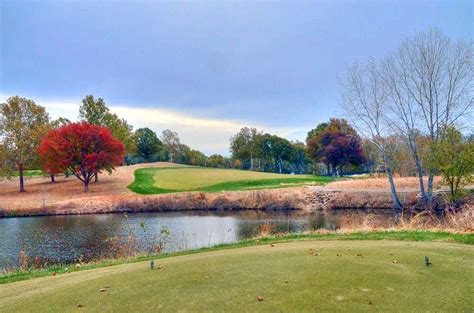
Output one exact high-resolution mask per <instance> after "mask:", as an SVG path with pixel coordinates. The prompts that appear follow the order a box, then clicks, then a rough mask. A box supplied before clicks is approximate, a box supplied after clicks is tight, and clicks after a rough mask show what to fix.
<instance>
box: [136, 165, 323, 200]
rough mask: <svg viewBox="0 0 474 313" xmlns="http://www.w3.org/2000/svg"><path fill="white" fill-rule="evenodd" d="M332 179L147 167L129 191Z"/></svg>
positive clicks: (219, 188) (233, 187)
mask: <svg viewBox="0 0 474 313" xmlns="http://www.w3.org/2000/svg"><path fill="white" fill-rule="evenodd" d="M330 181H331V178H330V177H327V176H326V177H324V176H313V175H289V174H276V173H265V172H253V171H241V170H233V169H215V168H204V167H170V168H157V167H153V168H143V169H138V170H136V171H135V181H134V182H133V183H132V184H130V185H129V186H128V188H129V189H130V190H131V191H133V192H136V193H139V194H160V193H172V192H185V191H205V192H218V191H235V190H251V189H269V188H281V187H297V186H302V185H305V184H323V183H328V182H330Z"/></svg>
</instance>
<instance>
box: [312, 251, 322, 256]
mask: <svg viewBox="0 0 474 313" xmlns="http://www.w3.org/2000/svg"><path fill="white" fill-rule="evenodd" d="M320 255H321V253H316V252H314V253H313V254H312V256H320Z"/></svg>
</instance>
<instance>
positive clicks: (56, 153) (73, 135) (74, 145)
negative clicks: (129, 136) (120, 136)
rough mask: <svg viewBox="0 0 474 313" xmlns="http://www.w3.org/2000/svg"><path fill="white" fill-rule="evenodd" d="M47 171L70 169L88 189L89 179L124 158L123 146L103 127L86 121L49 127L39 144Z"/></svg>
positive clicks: (40, 153)
mask: <svg viewBox="0 0 474 313" xmlns="http://www.w3.org/2000/svg"><path fill="white" fill-rule="evenodd" d="M38 152H39V155H40V157H41V159H42V164H43V168H44V170H45V171H47V172H52V173H54V172H64V171H66V170H68V171H70V172H71V173H72V174H73V175H74V176H76V177H77V178H78V179H79V180H80V181H82V182H83V183H84V190H85V191H86V192H88V191H89V183H90V181H91V179H93V178H94V177H95V175H97V173H100V172H101V171H107V172H109V173H112V171H113V170H114V169H115V166H117V165H120V164H121V163H122V161H123V157H124V153H125V148H124V145H123V143H122V142H120V141H119V140H117V139H115V138H114V137H113V136H112V133H111V132H110V130H109V129H108V128H106V127H102V126H98V125H92V124H89V123H87V122H82V123H73V124H69V125H66V126H63V127H60V128H58V129H55V130H52V131H50V132H48V133H47V134H46V136H44V137H43V139H42V140H41V144H40V146H39V148H38Z"/></svg>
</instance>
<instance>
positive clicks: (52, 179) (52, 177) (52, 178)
mask: <svg viewBox="0 0 474 313" xmlns="http://www.w3.org/2000/svg"><path fill="white" fill-rule="evenodd" d="M51 182H52V183H55V182H56V180H55V179H54V174H51Z"/></svg>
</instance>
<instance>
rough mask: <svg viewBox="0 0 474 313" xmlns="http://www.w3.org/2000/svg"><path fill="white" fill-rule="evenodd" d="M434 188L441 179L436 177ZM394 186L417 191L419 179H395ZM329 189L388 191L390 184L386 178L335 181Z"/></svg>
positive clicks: (426, 180) (426, 181) (426, 179)
mask: <svg viewBox="0 0 474 313" xmlns="http://www.w3.org/2000/svg"><path fill="white" fill-rule="evenodd" d="M424 182H425V185H426V184H427V183H428V178H427V177H425V178H424ZM434 182H435V187H439V186H440V184H441V177H439V176H437V177H435V179H434ZM395 185H396V186H397V188H398V189H399V190H404V189H408V190H413V189H419V179H418V177H396V178H395ZM327 187H329V188H333V189H343V190H345V189H359V190H367V189H389V188H390V184H389V182H388V179H387V178H386V177H378V178H367V179H351V180H343V181H336V182H332V183H329V184H328V185H327Z"/></svg>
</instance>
